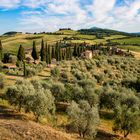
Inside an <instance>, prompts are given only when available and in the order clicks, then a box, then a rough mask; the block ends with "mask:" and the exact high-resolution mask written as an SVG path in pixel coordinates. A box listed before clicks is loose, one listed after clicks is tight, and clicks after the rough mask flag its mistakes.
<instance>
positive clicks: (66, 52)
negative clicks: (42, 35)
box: [0, 39, 94, 64]
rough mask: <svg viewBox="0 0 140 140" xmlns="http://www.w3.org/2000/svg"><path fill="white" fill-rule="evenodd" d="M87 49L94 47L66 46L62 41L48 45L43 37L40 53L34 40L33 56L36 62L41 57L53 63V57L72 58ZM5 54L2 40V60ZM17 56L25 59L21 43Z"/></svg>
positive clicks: (19, 58) (0, 44)
mask: <svg viewBox="0 0 140 140" xmlns="http://www.w3.org/2000/svg"><path fill="white" fill-rule="evenodd" d="M86 49H88V50H92V49H94V47H91V48H87V47H86V46H85V45H84V44H83V45H78V44H67V45H65V47H64V46H63V45H62V43H61V42H57V43H56V44H55V45H48V44H47V43H45V42H44V40H43V39H42V41H41V49H40V53H38V51H37V48H36V42H35V41H33V48H32V53H31V55H32V57H33V59H34V62H35V61H36V60H38V59H39V56H40V60H41V61H45V62H46V63H47V64H51V62H52V58H55V59H56V60H57V61H61V60H71V59H72V57H80V56H81V53H82V52H84V51H85V50H86ZM2 56H3V47H2V43H1V41H0V60H2ZM17 58H18V60H19V61H23V60H25V51H24V48H23V47H22V45H20V47H19V50H18V54H17Z"/></svg>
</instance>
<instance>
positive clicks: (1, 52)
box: [0, 40, 3, 61]
mask: <svg viewBox="0 0 140 140" xmlns="http://www.w3.org/2000/svg"><path fill="white" fill-rule="evenodd" d="M2 57H3V47H2V43H1V40H0V61H2Z"/></svg>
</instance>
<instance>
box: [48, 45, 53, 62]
mask: <svg viewBox="0 0 140 140" xmlns="http://www.w3.org/2000/svg"><path fill="white" fill-rule="evenodd" d="M51 51H52V49H51V47H50V45H49V46H48V62H49V64H51V61H52V57H51V54H52V52H51Z"/></svg>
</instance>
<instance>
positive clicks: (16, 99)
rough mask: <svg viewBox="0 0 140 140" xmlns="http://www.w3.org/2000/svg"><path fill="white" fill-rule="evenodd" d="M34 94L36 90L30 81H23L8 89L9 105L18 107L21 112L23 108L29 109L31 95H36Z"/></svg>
mask: <svg viewBox="0 0 140 140" xmlns="http://www.w3.org/2000/svg"><path fill="white" fill-rule="evenodd" d="M34 93H35V90H34V87H33V86H32V84H31V83H30V82H29V81H26V80H21V81H17V82H16V84H15V85H14V86H11V87H9V88H8V89H7V91H6V97H7V100H8V101H9V103H10V104H12V105H15V106H16V107H18V109H19V111H20V110H21V108H26V109H27V107H29V106H28V105H27V103H28V101H29V100H28V99H29V97H30V96H31V95H34ZM27 110H28V109H27Z"/></svg>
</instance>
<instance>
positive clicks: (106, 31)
mask: <svg viewBox="0 0 140 140" xmlns="http://www.w3.org/2000/svg"><path fill="white" fill-rule="evenodd" d="M78 31H79V32H80V33H81V34H88V35H102V36H103V37H104V36H110V35H125V36H138V35H139V34H137V33H127V32H122V31H117V30H111V29H102V28H98V27H92V28H90V29H81V30H78Z"/></svg>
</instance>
